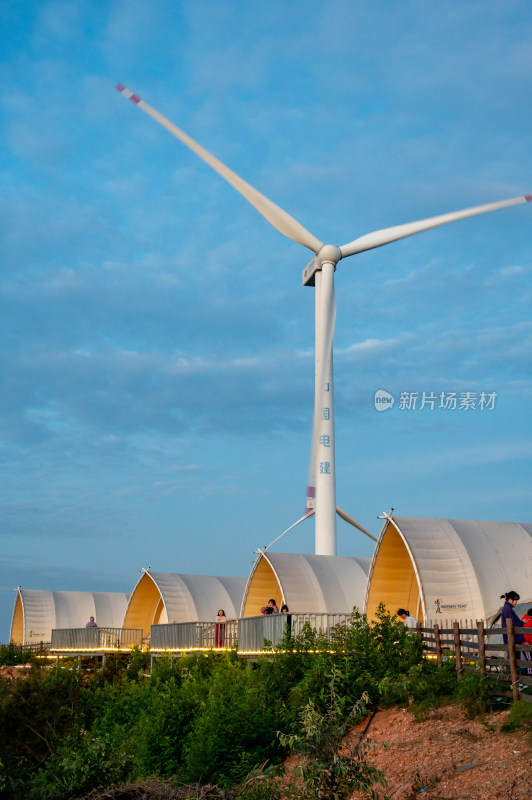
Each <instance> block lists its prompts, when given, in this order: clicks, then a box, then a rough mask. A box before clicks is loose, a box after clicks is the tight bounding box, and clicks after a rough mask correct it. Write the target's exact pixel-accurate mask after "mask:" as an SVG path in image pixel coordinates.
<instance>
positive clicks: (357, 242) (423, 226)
mask: <svg viewBox="0 0 532 800" xmlns="http://www.w3.org/2000/svg"><path fill="white" fill-rule="evenodd" d="M531 201H532V194H526V195H522V196H521V197H512V198H511V199H510V200H500V201H499V202H498V203H487V204H486V205H483V206H473V207H472V208H465V209H463V210H462V211H453V212H451V213H450V214H441V215H440V216H438V217H428V219H420V220H418V221H417V222H407V223H406V224H405V225H395V226H394V227H393V228H383V229H382V230H380V231H374V232H373V233H368V234H366V235H365V236H360V237H359V238H358V239H354V240H353V241H352V242H348V244H344V245H343V246H342V247H340V252H341V253H342V258H347V256H353V255H355V253H362V252H364V251H365V250H372V249H373V248H374V247H380V246H381V245H383V244H389V242H395V241H397V239H404V238H405V237H406V236H412V235H413V234H414V233H421V232H422V231H428V230H429V229H430V228H437V227H438V226H440V225H446V224H447V223H448V222H456V220H459V219H466V217H475V216H476V215H477V214H486V213H487V212H488V211H497V210H498V209H499V208H507V207H508V206H516V205H518V204H519V203H530V202H531Z"/></svg>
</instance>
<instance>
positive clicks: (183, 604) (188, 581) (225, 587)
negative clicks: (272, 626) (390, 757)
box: [124, 570, 246, 636]
mask: <svg viewBox="0 0 532 800" xmlns="http://www.w3.org/2000/svg"><path fill="white" fill-rule="evenodd" d="M142 572H143V574H142V576H141V577H140V578H139V580H138V582H137V585H136V586H135V588H134V589H133V592H132V594H131V597H130V599H129V603H128V606H127V610H126V614H125V617H124V627H125V628H142V630H143V635H144V636H148V635H149V633H150V630H151V626H152V625H159V624H165V623H168V622H197V621H201V622H208V621H210V620H214V619H215V617H216V615H217V613H218V610H219V609H220V608H223V610H224V611H225V614H226V616H227V618H228V619H236V617H237V616H238V611H239V609H240V605H241V602H242V595H243V592H244V587H245V585H246V579H245V578H228V577H215V576H213V575H178V574H176V573H173V572H150V571H148V570H143V571H142Z"/></svg>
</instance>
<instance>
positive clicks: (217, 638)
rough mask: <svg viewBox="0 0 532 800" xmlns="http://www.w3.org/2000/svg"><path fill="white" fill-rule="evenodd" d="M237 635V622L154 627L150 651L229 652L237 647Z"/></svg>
mask: <svg viewBox="0 0 532 800" xmlns="http://www.w3.org/2000/svg"><path fill="white" fill-rule="evenodd" d="M237 635H238V621H237V620H228V621H227V622H171V623H168V624H164V625H152V626H151V637H150V650H175V651H180V652H184V651H187V650H210V649H211V648H212V649H213V650H227V649H228V648H231V647H233V646H234V645H235V643H236V640H237Z"/></svg>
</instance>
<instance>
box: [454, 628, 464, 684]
mask: <svg viewBox="0 0 532 800" xmlns="http://www.w3.org/2000/svg"><path fill="white" fill-rule="evenodd" d="M453 628H454V654H455V658H456V674H457V676H458V678H461V677H462V671H463V669H464V668H463V666H462V645H461V642H460V623H459V622H455V623H454V624H453Z"/></svg>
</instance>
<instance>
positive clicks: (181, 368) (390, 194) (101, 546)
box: [0, 0, 532, 640]
mask: <svg viewBox="0 0 532 800" xmlns="http://www.w3.org/2000/svg"><path fill="white" fill-rule="evenodd" d="M0 28H1V30H2V34H1V36H2V41H1V45H2V49H1V52H2V56H1V59H2V60H1V65H0V76H1V92H0V115H1V120H0V122H1V124H0V136H1V139H2V148H1V163H0V171H1V181H0V192H1V195H0V202H1V206H2V208H1V214H0V226H1V237H0V241H1V248H2V251H1V274H0V325H1V336H0V354H1V356H0V357H1V361H2V368H1V380H2V390H1V395H0V425H1V430H0V470H1V482H0V492H1V495H2V497H1V502H2V513H1V519H2V523H1V529H2V565H1V572H0V578H1V580H0V586H1V589H0V626H1V627H0V640H5V639H6V638H7V636H8V632H9V624H10V618H11V613H12V609H13V602H14V598H15V595H14V593H13V591H12V590H13V589H14V588H15V587H16V586H18V585H22V586H23V587H25V588H28V589H85V590H94V591H102V590H104V591H105V590H107V591H131V589H132V588H133V586H134V585H135V583H136V580H137V578H138V576H139V570H140V568H141V567H147V566H151V567H152V569H156V570H163V571H173V572H185V573H197V574H226V575H241V576H247V575H248V574H249V571H250V568H251V564H252V560H253V557H254V556H253V551H254V549H255V548H256V547H257V546H263V545H266V544H269V542H271V541H272V540H273V539H274V538H275V537H276V536H278V535H279V533H281V532H282V531H283V530H284V529H285V528H286V527H288V525H290V524H291V523H292V522H294V521H295V520H296V519H297V518H298V517H299V516H300V515H301V513H302V510H303V506H304V500H305V487H306V482H307V471H308V458H309V448H310V429H311V415H312V405H313V369H314V368H313V337H314V311H313V303H314V297H313V290H312V289H310V288H306V287H302V286H301V270H302V269H303V267H304V266H305V264H306V263H307V261H308V260H309V257H310V253H309V251H307V250H305V249H304V248H302V247H301V246H300V245H297V244H295V243H293V242H291V241H289V240H288V239H285V238H284V237H283V236H281V235H280V234H279V233H278V232H277V231H275V230H274V229H273V228H271V227H270V226H269V224H268V223H267V222H266V221H265V220H264V219H263V218H262V217H260V216H259V215H258V214H257V213H256V212H255V211H254V209H253V208H251V206H249V205H248V204H247V203H246V201H245V200H243V199H242V198H241V197H240V196H239V195H238V194H237V193H235V192H234V190H232V189H231V188H230V187H229V186H227V185H226V184H225V183H224V182H223V181H222V180H221V178H219V177H218V176H217V175H216V174H214V173H212V172H211V171H210V170H209V168H208V167H206V166H205V165H204V164H202V162H200V161H199V160H198V159H197V158H196V157H195V156H194V155H193V154H192V153H190V152H189V151H188V150H187V149H186V148H184V147H183V146H182V145H181V144H180V143H179V142H177V141H176V140H175V139H173V138H172V137H171V136H170V135H169V134H168V133H167V132H166V131H165V130H163V129H162V128H159V127H158V126H157V125H156V124H155V123H154V122H153V121H152V120H151V119H149V118H148V117H146V116H145V115H144V114H142V112H141V111H139V110H138V109H136V108H135V107H134V106H133V105H132V104H131V103H128V102H126V101H125V100H124V98H123V97H121V96H120V95H119V94H118V93H117V92H116V91H115V90H114V85H115V84H116V83H117V82H121V83H123V84H125V85H126V86H128V87H129V88H130V89H132V90H133V91H135V92H136V93H138V94H139V95H140V96H141V97H143V99H145V100H146V102H148V103H149V104H150V105H152V106H154V107H155V108H157V109H158V110H159V111H160V112H161V113H163V114H165V115H166V116H168V117H169V118H170V119H171V120H172V121H174V122H175V123H176V124H177V125H179V126H180V127H182V128H184V129H185V130H186V131H187V132H188V133H189V134H190V135H191V136H193V137H194V138H196V139H197V140H198V141H200V142H201V143H202V144H203V145H204V146H205V147H207V148H208V149H209V150H210V151H211V152H213V153H214V154H215V155H217V156H218V157H219V158H220V159H221V160H222V161H224V162H225V163H227V164H228V165H229V166H230V167H231V168H232V169H233V170H235V171H236V172H237V173H238V174H239V175H241V176H242V177H243V178H245V179H246V180H247V181H249V182H250V183H251V184H253V185H254V186H255V187H256V188H258V189H259V190H260V191H261V192H263V193H264V194H266V195H267V196H268V197H270V198H271V199H272V200H274V201H275V202H276V203H277V204H279V205H280V206H281V207H283V208H284V209H286V210H287V211H288V212H289V213H290V214H292V215H293V216H294V217H296V218H297V219H298V220H299V221H300V222H301V223H302V224H303V225H304V226H305V227H306V228H308V229H309V230H310V231H311V232H312V233H314V234H315V235H316V236H317V237H318V238H319V239H321V240H322V241H327V242H331V243H334V244H338V245H340V244H343V243H344V242H347V241H350V240H352V239H354V238H356V237H357V236H360V235H362V234H364V233H367V232H369V231H372V230H375V229H378V228H382V227H386V226H390V225H396V224H400V223H402V222H408V221H410V220H415V219H418V218H422V217H427V216H431V215H434V214H440V213H445V212H447V211H452V210H456V209H460V208H464V207H467V206H471V205H477V204H481V203H487V202H491V201H495V200H499V199H504V198H506V197H513V196H516V195H522V194H526V193H529V192H531V191H532V147H531V133H530V132H531V130H532V125H531V123H532V112H531V109H532V102H531V99H532V50H531V48H530V41H532V14H531V9H530V6H529V4H528V3H523V2H513V1H512V0H504V2H502V0H501V1H500V2H488V3H486V2H485V0H482V1H480V0H479V1H478V2H477V1H476V0H474V1H470V0H461V2H441V3H438V4H434V3H426V2H421V1H420V2H403V3H397V2H395V1H392V0H382V1H381V2H377V3H369V2H360V1H359V0H349V1H347V0H346V1H345V2H344V1H341V2H335V1H334V0H332V1H331V0H330V1H329V2H320V1H318V0H316V1H315V2H312V0H306V1H305V2H286V0H283V1H282V2H281V0H272V1H271V2H270V3H267V4H266V3H262V2H255V0H247V1H246V2H244V0H226V1H225V2H223V3H220V2H216V0H199V1H198V0H194V2H192V1H191V2H170V0H168V2H166V1H165V0H152V1H151V2H149V3H146V2H136V1H135V0H130V1H129V2H106V3H103V2H98V1H97V0H96V1H95V0H92V1H91V2H85V1H84V0H78V2H76V3H66V2H48V3H47V2H42V1H40V2H38V3H37V2H29V1H28V2H26V1H25V0H20V2H13V3H4V4H2V6H1V7H0ZM531 231H532V208H531V207H530V205H522V206H517V207H515V208H511V209H508V210H502V211H498V212H495V213H494V214H489V215H486V216H484V217H478V218H476V219H472V220H467V221H464V222H459V223H456V224H455V225H451V226H447V227H444V228H441V229H438V230H435V231H431V232H428V233H424V234H421V235H419V236H416V237H412V238H410V239H406V240H403V241H401V242H398V243H395V244H391V245H389V246H387V247H383V248H380V249H377V250H374V251H371V252H368V253H365V254H361V255H359V256H356V257H353V258H351V259H347V260H346V261H343V262H340V263H339V265H338V269H337V273H336V292H337V323H336V334H335V336H336V338H335V379H336V431H337V445H336V456H337V499H338V504H339V505H340V506H342V507H343V508H345V509H346V510H347V511H348V512H349V513H350V514H352V515H353V516H354V517H355V518H356V519H358V521H359V522H361V523H362V524H363V525H364V526H366V527H367V528H368V529H369V530H371V531H372V532H373V533H375V534H377V533H378V532H379V530H380V525H381V523H380V521H379V520H378V519H377V516H378V514H380V513H382V512H383V511H388V510H389V509H390V508H391V507H392V506H393V507H394V508H395V509H396V513H397V514H398V515H400V516H435V517H455V518H472V519H499V520H515V521H521V522H530V521H531V514H530V501H531V496H532V488H531V480H530V478H531V453H532V436H531V433H530V407H531V403H532V385H531V361H530V353H531V344H532V320H531V314H530V308H531V307H532V289H531V275H532V250H531ZM378 389H384V390H386V391H388V392H390V393H392V394H393V395H394V397H395V398H396V402H395V404H394V406H393V408H391V409H390V410H388V411H386V412H385V413H377V411H376V410H375V405H374V399H373V398H374V393H375V391H376V390H378ZM404 392H406V393H408V394H409V393H412V392H417V393H419V398H418V405H417V407H416V408H415V409H407V408H401V407H400V396H401V393H404ZM422 392H426V393H434V394H435V395H437V396H438V397H439V396H440V394H441V392H444V393H446V395H447V393H451V392H456V393H457V396H460V394H461V393H463V392H472V393H475V394H476V396H477V398H478V397H479V396H480V393H481V392H485V393H493V392H495V393H496V400H495V405H494V408H491V409H484V410H481V409H480V408H478V407H477V408H475V409H468V410H466V409H459V408H457V409H454V410H453V409H438V408H437V407H435V408H434V409H432V410H431V409H430V407H429V406H427V405H426V406H425V408H423V409H421V408H419V404H420V399H421V396H422ZM436 405H437V404H436ZM313 547H314V532H313V523H312V522H309V521H307V522H305V523H304V524H303V525H301V526H299V528H297V529H296V530H295V531H294V532H293V533H291V534H289V535H288V536H287V537H285V538H284V539H283V540H282V541H281V542H279V545H278V546H277V545H276V549H282V550H285V551H292V552H312V551H313ZM338 547H339V553H340V554H342V555H348V554H351V555H370V554H371V552H372V543H371V541H370V540H369V539H367V538H365V537H364V536H363V535H362V534H358V533H356V532H355V531H354V530H353V529H352V528H349V527H348V526H346V525H345V524H344V523H339V527H338ZM507 588H508V587H501V592H502V591H503V590H507Z"/></svg>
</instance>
